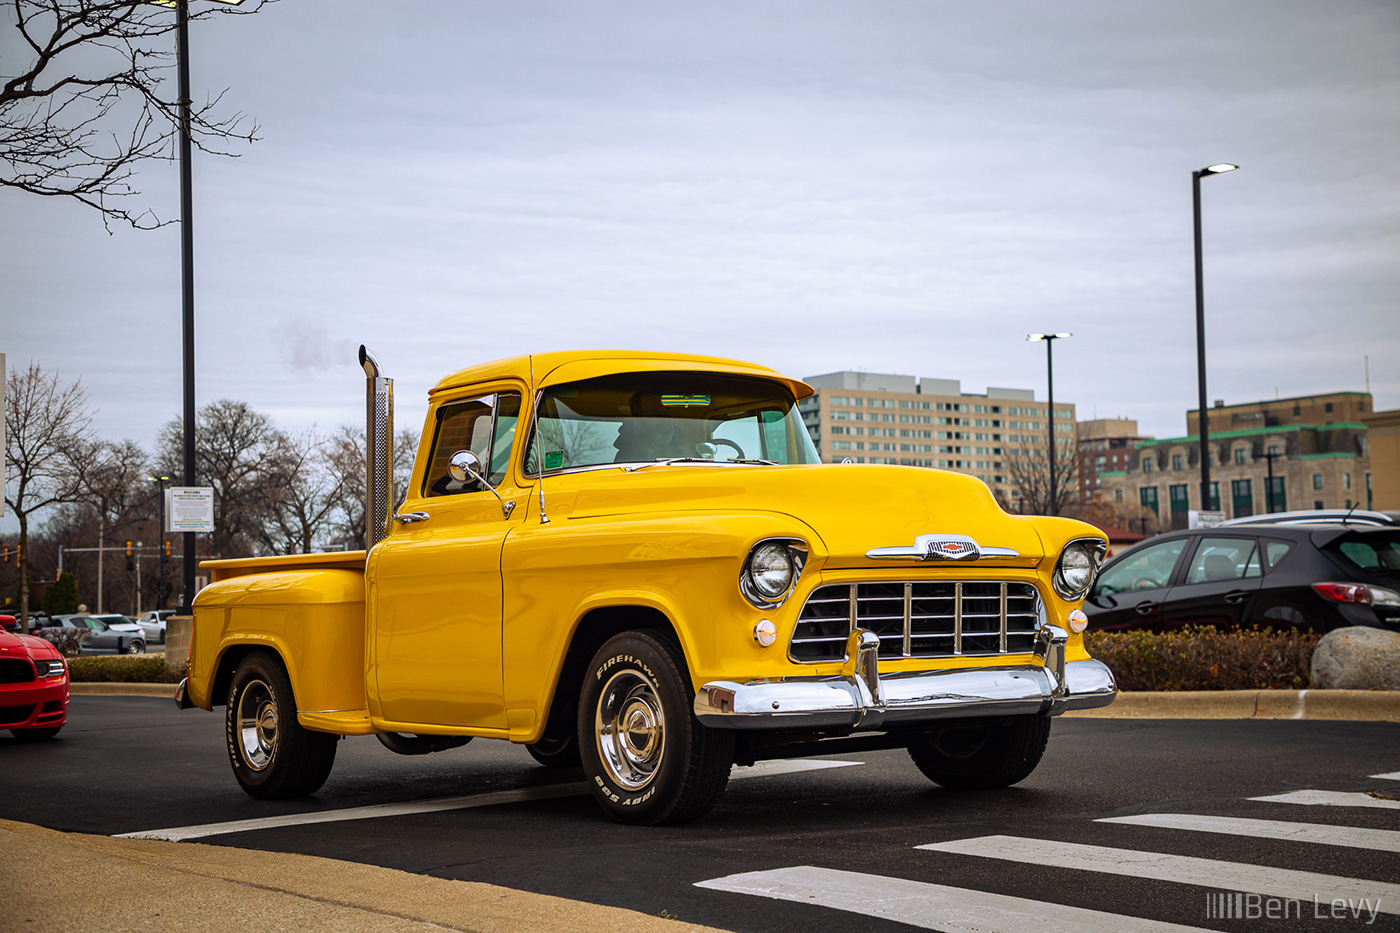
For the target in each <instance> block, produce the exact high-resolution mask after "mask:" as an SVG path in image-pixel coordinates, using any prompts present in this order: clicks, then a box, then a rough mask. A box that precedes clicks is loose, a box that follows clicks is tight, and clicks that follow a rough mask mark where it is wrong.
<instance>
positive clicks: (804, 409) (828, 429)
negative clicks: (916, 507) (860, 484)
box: [798, 371, 1075, 510]
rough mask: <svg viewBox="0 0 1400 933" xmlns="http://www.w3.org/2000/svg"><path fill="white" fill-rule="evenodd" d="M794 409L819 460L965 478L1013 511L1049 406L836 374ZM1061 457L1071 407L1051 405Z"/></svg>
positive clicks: (1026, 398)
mask: <svg viewBox="0 0 1400 933" xmlns="http://www.w3.org/2000/svg"><path fill="white" fill-rule="evenodd" d="M804 381H805V382H807V383H808V384H809V385H811V386H812V387H814V388H815V389H816V390H817V392H816V394H815V395H813V396H811V397H810V398H806V399H803V400H802V401H801V402H800V403H799V404H798V409H799V411H800V412H801V413H802V419H803V421H805V422H806V424H807V428H808V430H810V431H811V433H812V439H813V440H814V441H815V442H816V444H817V450H818V451H819V452H820V453H821V457H822V460H823V461H824V462H826V463H839V462H841V461H842V460H845V459H847V458H849V459H851V460H852V461H854V462H856V463H893V464H902V465H905V466H918V467H932V468H935V469H944V470H956V471H957V472H960V473H969V474H971V475H973V476H976V477H977V478H978V479H980V480H982V481H983V482H984V483H986V484H987V485H988V486H989V487H991V489H992V492H993V493H995V494H996V496H997V498H998V499H1000V500H1001V501H1002V503H1003V504H1005V505H1006V506H1008V507H1009V508H1011V509H1013V510H1015V509H1016V508H1017V507H1018V503H1019V500H1020V499H1021V498H1022V496H1021V490H1020V484H1019V483H1018V481H1017V476H1018V474H1019V473H1020V472H1022V471H1024V469H1025V464H1026V462H1027V457H1026V455H1027V452H1033V453H1038V452H1039V451H1042V450H1044V449H1045V448H1046V446H1047V445H1048V442H1049V435H1048V425H1047V420H1048V415H1047V405H1046V403H1044V402H1037V401H1036V400H1035V393H1034V391H1032V390H1031V389H1008V388H1000V387H996V386H990V387H988V389H987V391H986V392H985V393H983V394H974V393H970V392H964V391H962V384H961V382H960V381H959V380H957V379H931V378H916V377H914V376H901V375H895V374H892V373H862V372H850V371H844V372H836V373H823V374H822V375H819V376H808V377H806V379H805V380H804ZM1055 412H1056V414H1055V433H1056V436H1057V437H1058V438H1060V441H1061V447H1060V449H1064V446H1065V445H1069V446H1072V444H1073V441H1074V427H1075V422H1074V405H1073V404H1071V403H1069V402H1063V401H1060V400H1056V402H1055Z"/></svg>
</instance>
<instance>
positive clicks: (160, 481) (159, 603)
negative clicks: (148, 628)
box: [146, 476, 170, 609]
mask: <svg viewBox="0 0 1400 933" xmlns="http://www.w3.org/2000/svg"><path fill="white" fill-rule="evenodd" d="M146 478H147V479H149V480H150V481H151V482H153V483H155V484H156V489H157V492H156V495H158V496H160V534H159V540H160V570H159V571H158V572H159V576H158V577H157V579H156V608H157V609H164V608H165V562H166V559H167V558H166V543H167V542H166V540H165V484H166V483H168V482H170V477H168V476H148V477H146Z"/></svg>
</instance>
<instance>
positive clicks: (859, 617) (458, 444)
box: [177, 347, 1116, 824]
mask: <svg viewBox="0 0 1400 933" xmlns="http://www.w3.org/2000/svg"><path fill="white" fill-rule="evenodd" d="M360 363H361V365H362V366H363V367H364V369H365V372H366V374H367V376H368V382H367V402H368V405H367V409H368V422H369V423H368V435H369V439H370V444H369V446H370V450H369V455H368V474H369V475H368V477H367V479H368V482H367V488H368V489H369V490H370V492H369V496H368V501H367V503H366V515H367V519H366V522H367V528H368V534H367V536H368V538H369V541H368V543H369V546H370V547H369V551H368V552H363V551H361V552H351V553H335V554H316V555H294V556H288V557H267V558H252V559H247V560H223V561H211V562H207V563H206V564H205V565H204V566H205V567H206V568H208V569H209V570H210V572H211V575H212V579H213V583H212V584H211V585H210V586H208V587H207V588H205V589H204V590H203V591H202V592H201V593H200V594H199V596H198V598H197V599H196V600H195V604H194V615H195V622H194V631H193V637H192V643H191V651H190V656H191V661H190V671H189V676H188V678H187V679H186V680H185V681H184V682H183V683H181V685H180V687H179V691H178V694H177V702H178V703H179V704H180V705H181V707H182V708H187V709H188V708H191V707H196V706H197V707H200V708H202V709H206V710H212V709H213V708H214V706H215V705H216V704H226V705H227V716H226V724H227V738H228V753H229V759H230V761H231V763H232V765H233V772H234V775H235V777H236V778H237V780H238V782H239V783H240V784H241V785H242V786H243V788H244V790H245V791H247V792H248V793H249V794H251V795H253V796H254V797H265V798H273V797H290V796H296V795H302V794H309V793H312V792H314V791H316V790H317V789H318V788H319V787H321V785H322V784H323V783H324V782H325V780H326V778H327V776H328V775H329V773H330V770H331V766H332V764H333V762H334V760H335V751H336V743H337V741H338V738H339V737H340V736H346V735H375V736H377V737H378V738H379V740H380V741H381V742H382V743H383V744H384V745H385V746H387V747H388V748H390V749H391V750H393V751H396V752H399V753H401V754H423V753H428V752H434V751H440V750H443V749H446V748H452V747H456V746H459V745H462V744H464V743H465V742H467V741H469V740H470V739H471V738H475V737H480V738H496V739H507V740H509V741H512V742H516V743H520V744H524V745H525V746H526V748H527V749H528V750H529V751H530V753H531V754H532V755H533V756H534V758H535V759H536V760H537V761H539V762H540V763H541V764H543V765H545V766H549V767H577V766H579V765H581V766H582V768H583V772H584V774H585V775H586V777H587V781H588V784H589V785H590V787H591V788H592V790H593V794H594V797H595V798H596V799H597V801H598V803H599V804H600V805H601V806H602V807H603V809H604V810H605V811H606V812H607V813H608V814H609V815H610V816H611V817H613V818H615V819H617V820H621V821H625V822H635V823H648V824H655V823H669V822H680V821H683V820H688V819H694V818H696V817H698V816H700V815H702V814H704V813H705V812H707V811H708V810H709V809H710V808H711V807H713V806H714V804H715V803H716V801H717V800H718V799H719V797H720V794H721V793H722V791H723V790H724V787H725V784H726V782H727V781H728V779H729V773H730V770H731V768H732V767H734V766H735V765H740V766H743V765H751V764H753V763H754V762H756V761H758V760H761V759H770V758H787V757H800V756H806V755H820V754H830V753H833V752H835V753H839V752H846V751H854V750H862V751H863V750H869V749H877V748H906V749H908V751H909V754H910V756H911V757H912V758H913V761H914V764H915V765H917V767H918V768H919V770H921V771H922V772H923V773H924V774H925V775H926V776H927V777H928V778H930V779H931V780H933V781H935V782H937V783H938V784H940V785H942V786H944V787H947V788H952V789H977V788H989V787H1001V786H1005V785H1008V784H1014V783H1016V782H1018V781H1020V780H1022V779H1024V778H1025V777H1026V776H1027V775H1029V774H1030V773H1031V771H1032V770H1033V769H1034V768H1035V766H1036V765H1037V763H1038V762H1039V761H1040V757H1041V755H1042V753H1043V752H1044V749H1045V745H1046V741H1047V738H1048V736H1049V733H1050V717H1052V716H1054V715H1056V714H1058V713H1061V712H1063V711H1065V710H1068V709H1084V708H1089V707H1096V706H1105V705H1107V704H1109V703H1111V702H1112V701H1113V699H1114V697H1115V695H1116V687H1115V684H1114V680H1113V676H1112V674H1111V673H1110V672H1109V670H1108V669H1107V668H1106V667H1105V666H1104V665H1103V664H1101V663H1099V662H1098V661H1095V660H1093V659H1091V658H1090V657H1089V656H1088V654H1087V653H1086V652H1085V649H1084V643H1083V638H1082V632H1083V630H1084V627H1085V625H1086V621H1087V620H1086V617H1085V615H1084V613H1083V612H1082V611H1081V610H1080V608H1079V606H1080V603H1081V601H1082V599H1083V597H1084V594H1085V592H1086V591H1087V590H1088V589H1089V587H1090V585H1091V584H1092V583H1093V579H1094V575H1095V573H1096V571H1097V569H1098V566H1099V562H1100V560H1101V559H1102V557H1103V553H1104V550H1105V546H1106V541H1105V539H1104V538H1103V536H1102V535H1101V534H1100V533H1099V532H1098V530H1097V529H1095V528H1093V527H1092V526H1089V525H1085V524H1082V523H1079V522H1075V521H1071V520H1068V519H1061V518H1045V517H1024V516H1018V515H1011V514H1008V513H1006V512H1004V511H1003V510H1002V509H1001V508H1000V507H999V506H998V505H997V503H996V501H995V499H994V498H993V497H992V494H991V492H990V491H989V490H988V489H987V487H986V486H985V485H984V484H982V483H981V482H979V481H978V480H976V479H974V478H972V477H970V476H963V475H960V474H956V473H947V472H941V471H937V470H929V469H920V468H914V467H901V466H887V465H881V466H874V465H853V464H839V465H838V464H821V463H820V462H819V459H818V456H817V452H816V450H815V448H814V447H813V444H812V441H811V439H810V437H809V436H808V434H807V431H806V428H805V427H804V425H803V423H802V420H801V418H800V417H799V415H798V409H797V403H798V401H799V400H800V399H803V398H805V397H807V396H809V395H811V394H812V391H813V390H812V388H811V387H810V386H808V385H806V384H804V383H802V382H799V381H796V380H793V379H789V378H787V377H784V376H782V375H780V374H779V373H777V372H775V371H773V370H771V369H767V368H765V367H761V366H756V365H753V364H750V363H742V362H738V361H734V360H725V359H715V358H710V357H700V356H685V355H674V354H661V353H637V352H621V351H607V352H591V353H548V354H540V355H536V356H533V357H517V358H514V359H509V360H503V361H500V362H496V363H488V364H485V365H481V366H476V367H472V368H470V369H464V370H462V371H460V372H457V373H454V374H452V375H450V376H448V377H447V378H445V379H443V380H442V381H441V382H439V383H438V384H437V386H436V387H435V388H433V389H432V391H431V392H430V393H429V406H428V416H427V422H426V425H425V427H424V430H423V435H422V443H421V445H420V447H419V450H418V455H417V459H416V461H415V462H414V465H413V471H412V476H411V479H410V481H409V484H408V489H407V492H406V494H405V496H404V499H403V501H402V502H401V503H400V504H399V506H398V510H397V511H395V512H393V513H392V514H390V512H389V509H388V503H389V493H388V490H389V485H390V481H389V463H388V450H389V446H388V443H389V438H390V437H392V433H393V432H392V423H393V415H392V382H391V381H390V380H388V379H386V378H384V377H383V376H381V375H380V372H379V367H378V365H377V364H376V363H375V361H374V359H373V358H372V357H370V356H369V354H368V353H366V352H365V351H364V348H363V347H362V348H361V350H360ZM527 401H528V402H529V404H525V402H527Z"/></svg>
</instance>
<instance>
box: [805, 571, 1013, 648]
mask: <svg viewBox="0 0 1400 933" xmlns="http://www.w3.org/2000/svg"><path fill="white" fill-rule="evenodd" d="M1040 615H1041V606H1040V594H1039V592H1038V591H1037V590H1036V588H1035V586H1034V585H1032V584H1030V583H1009V582H1002V581H996V580H938V581H932V580H918V581H909V582H901V581H894V582H882V583H829V584H827V585H825V586H819V587H817V588H816V589H815V590H813V591H812V594H811V595H810V596H808V597H807V602H806V603H804V604H803V606H802V613H801V615H799V616H798V619H797V625H796V627H795V628H794V629H793V633H792V641H791V642H790V643H789V646H788V653H789V655H790V656H791V657H792V659H793V660H794V661H840V660H844V659H845V657H846V638H847V636H848V635H850V633H851V632H852V631H853V630H854V629H857V628H863V629H868V630H869V631H872V632H874V633H875V634H876V635H878V636H879V637H880V657H881V658H890V659H894V658H951V657H956V656H959V655H993V654H1024V653H1027V652H1030V651H1031V650H1033V648H1034V647H1035V633H1036V629H1038V628H1039V626H1040Z"/></svg>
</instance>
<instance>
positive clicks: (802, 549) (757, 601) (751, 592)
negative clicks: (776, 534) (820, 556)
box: [739, 538, 807, 609]
mask: <svg viewBox="0 0 1400 933" xmlns="http://www.w3.org/2000/svg"><path fill="white" fill-rule="evenodd" d="M771 548H777V549H779V550H780V551H781V553H782V555H783V557H784V558H785V559H786V560H787V564H788V569H789V572H788V579H787V581H786V585H785V586H784V587H783V588H782V590H781V591H780V592H777V593H771V592H768V591H771V590H772V589H773V587H771V586H770V587H761V586H760V585H759V584H758V582H757V581H756V579H755V575H754V569H753V565H754V558H755V556H757V555H759V554H760V553H765V554H771V553H772V551H771V550H765V549H771ZM806 564H807V542H806V541H803V540H802V539H801V538H764V539H763V540H762V541H758V542H755V543H754V546H753V547H751V548H749V553H748V554H747V555H746V556H745V557H744V566H743V569H741V570H740V571H739V592H740V593H742V594H743V595H744V599H746V600H748V602H749V604H750V605H752V606H753V607H755V608H757V609H776V608H778V607H779V606H781V605H782V604H783V603H785V602H787V600H788V597H790V596H792V591H793V590H794V589H796V587H797V580H798V578H799V577H801V576H802V568H803V567H805V566H806Z"/></svg>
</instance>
